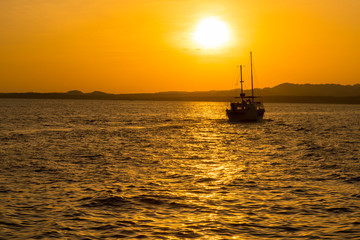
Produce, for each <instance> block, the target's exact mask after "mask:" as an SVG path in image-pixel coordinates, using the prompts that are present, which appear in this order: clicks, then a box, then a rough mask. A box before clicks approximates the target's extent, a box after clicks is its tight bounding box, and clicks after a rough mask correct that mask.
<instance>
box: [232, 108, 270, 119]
mask: <svg viewBox="0 0 360 240" xmlns="http://www.w3.org/2000/svg"><path fill="white" fill-rule="evenodd" d="M264 112H265V111H264V110H256V109H246V110H229V109H227V110H226V115H227V116H228V118H229V121H231V122H259V121H262V119H263V117H264Z"/></svg>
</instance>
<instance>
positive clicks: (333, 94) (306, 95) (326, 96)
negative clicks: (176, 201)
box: [0, 83, 360, 104]
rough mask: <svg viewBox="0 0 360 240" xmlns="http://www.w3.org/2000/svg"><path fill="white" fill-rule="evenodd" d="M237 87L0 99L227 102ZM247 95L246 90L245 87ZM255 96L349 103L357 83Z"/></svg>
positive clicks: (359, 99)
mask: <svg viewBox="0 0 360 240" xmlns="http://www.w3.org/2000/svg"><path fill="white" fill-rule="evenodd" d="M239 93H240V90H239V89H233V90H223V91H197V92H180V91H179V92H178V91H172V92H158V93H136V94H111V93H105V92H99V91H94V92H91V93H83V92H81V91H78V90H73V91H69V92H66V93H57V92H54V93H36V92H28V93H0V98H37V99H104V100H168V101H230V99H231V98H232V97H234V96H238V95H239ZM245 93H246V95H251V91H250V90H245ZM254 93H255V95H260V96H262V97H263V99H264V102H289V103H352V104H360V84H355V85H340V84H291V83H283V84H280V85H278V86H275V87H272V88H263V89H254Z"/></svg>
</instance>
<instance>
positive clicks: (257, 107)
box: [226, 52, 265, 122]
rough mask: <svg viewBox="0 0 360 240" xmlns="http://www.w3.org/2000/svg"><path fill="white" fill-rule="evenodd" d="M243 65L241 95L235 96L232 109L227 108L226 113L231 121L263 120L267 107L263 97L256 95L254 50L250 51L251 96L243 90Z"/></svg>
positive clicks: (231, 104)
mask: <svg viewBox="0 0 360 240" xmlns="http://www.w3.org/2000/svg"><path fill="white" fill-rule="evenodd" d="M242 67H243V66H242V65H240V83H241V92H240V96H237V97H234V98H233V99H232V101H231V102H230V109H226V115H227V116H228V118H229V121H231V122H259V121H262V119H263V117H264V113H265V108H264V105H263V103H262V98H261V97H259V96H254V85H253V70H252V52H250V68H251V96H245V93H244V90H243V82H244V81H243V78H242Z"/></svg>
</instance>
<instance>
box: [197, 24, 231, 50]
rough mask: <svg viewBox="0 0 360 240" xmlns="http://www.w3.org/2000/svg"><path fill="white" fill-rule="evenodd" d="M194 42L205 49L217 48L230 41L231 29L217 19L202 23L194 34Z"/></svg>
mask: <svg viewBox="0 0 360 240" xmlns="http://www.w3.org/2000/svg"><path fill="white" fill-rule="evenodd" d="M194 40H195V41H196V42H198V43H199V44H201V45H202V46H203V47H205V48H217V47H220V46H222V45H224V43H226V42H227V41H228V40H229V28H228V26H227V25H226V23H225V22H223V21H221V20H219V19H218V18H216V17H207V18H204V19H202V20H201V21H200V23H199V24H198V25H197V27H196V30H195V32H194Z"/></svg>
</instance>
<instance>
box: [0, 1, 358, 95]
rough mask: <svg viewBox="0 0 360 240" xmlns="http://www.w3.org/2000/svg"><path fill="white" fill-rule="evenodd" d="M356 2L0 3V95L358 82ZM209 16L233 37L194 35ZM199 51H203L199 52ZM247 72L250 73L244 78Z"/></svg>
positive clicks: (190, 89) (136, 91) (182, 89)
mask: <svg viewBox="0 0 360 240" xmlns="http://www.w3.org/2000/svg"><path fill="white" fill-rule="evenodd" d="M359 10H360V1H359V0H342V1H339V0H291V1H285V0H272V1H268V0H244V1H238V0H217V1H215V0H213V1H211V0H210V1H209V0H206V1H205V0H191V1H190V0H182V1H180V0H153V1H152V0H61V1H49V0H33V1H29V0H1V1H0V92H28V91H35V92H54V91H55V92H65V91H69V90H75V89H76V90H81V91H83V92H91V91H95V90H97V91H105V92H109V93H138V92H159V91H198V90H220V89H231V88H234V87H235V85H234V83H235V81H236V74H237V71H238V70H237V68H236V65H238V64H244V65H246V66H245V69H246V71H245V74H246V77H247V76H248V75H249V74H248V72H249V51H250V50H252V51H253V55H254V70H255V77H256V78H255V84H256V85H255V86H256V87H272V86H275V85H278V84H280V83H284V82H290V83H314V84H319V83H339V84H355V83H360V14H359ZM209 16H216V17H218V18H219V19H221V20H222V21H223V22H225V23H227V25H228V27H229V29H230V40H229V42H227V43H226V44H225V45H223V46H222V47H220V48H216V49H205V48H203V47H202V46H200V45H199V44H198V43H195V42H194V40H193V39H192V37H193V33H194V31H195V29H196V26H197V24H198V22H199V21H200V20H201V19H203V18H205V17H209ZM198 48H200V50H197V49H198ZM247 78H248V77H247Z"/></svg>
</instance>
